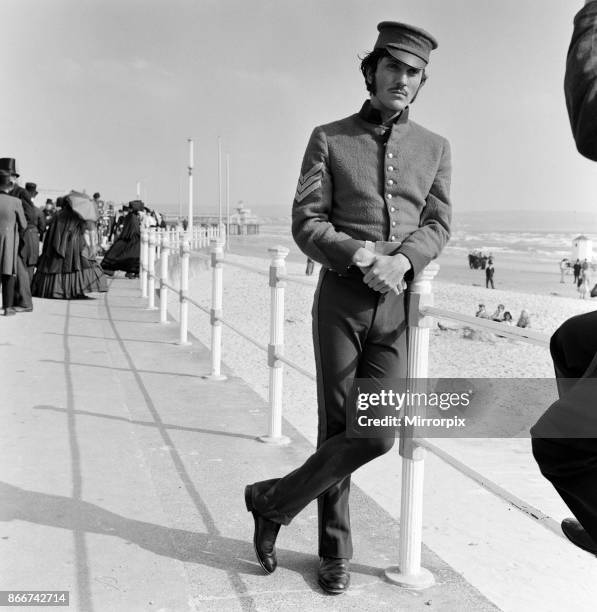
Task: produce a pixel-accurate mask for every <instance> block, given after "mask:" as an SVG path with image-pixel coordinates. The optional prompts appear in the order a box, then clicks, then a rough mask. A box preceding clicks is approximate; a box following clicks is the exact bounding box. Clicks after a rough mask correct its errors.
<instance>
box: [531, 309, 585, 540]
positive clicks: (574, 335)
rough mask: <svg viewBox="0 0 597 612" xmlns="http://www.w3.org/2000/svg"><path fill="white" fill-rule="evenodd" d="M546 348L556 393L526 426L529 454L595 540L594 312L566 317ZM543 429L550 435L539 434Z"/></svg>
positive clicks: (542, 432)
mask: <svg viewBox="0 0 597 612" xmlns="http://www.w3.org/2000/svg"><path fill="white" fill-rule="evenodd" d="M550 348H551V355H552V358H553V361H554V367H555V372H556V377H557V378H558V394H559V396H560V397H559V399H558V400H557V401H556V402H555V403H554V404H552V405H551V406H550V407H549V408H548V410H547V411H546V412H545V413H544V414H543V416H542V417H541V418H540V419H539V421H537V423H536V424H535V425H534V426H533V428H532V429H531V435H532V436H533V440H532V445H533V454H534V456H535V459H536V461H537V463H538V464H539V468H540V469H541V473H542V474H543V475H544V476H545V477H546V478H547V479H548V480H549V481H550V482H551V483H552V484H553V486H554V487H555V488H556V491H557V492H558V493H559V494H560V496H561V497H562V499H563V500H564V502H565V503H566V505H567V506H568V507H569V508H570V510H571V511H572V513H573V514H574V516H575V517H576V518H577V520H578V521H579V522H580V523H581V525H582V526H583V527H584V528H585V529H586V531H587V532H588V533H589V535H590V536H591V537H592V538H593V539H594V540H595V541H597V394H596V393H595V385H596V383H597V381H596V380H595V377H597V312H590V313H588V314H584V315H578V316H575V317H572V318H571V319H568V320H567V321H566V322H565V323H564V324H563V325H562V326H561V327H560V328H559V329H558V330H557V331H556V332H555V334H554V335H553V337H552V339H551V346H550ZM583 376H584V377H585V378H584V379H582V380H578V379H579V378H581V377H583ZM557 432H563V434H565V435H566V436H567V437H561V438H560V437H557ZM547 433H548V434H549V436H553V437H544V436H546V434H547ZM582 436H592V437H582Z"/></svg>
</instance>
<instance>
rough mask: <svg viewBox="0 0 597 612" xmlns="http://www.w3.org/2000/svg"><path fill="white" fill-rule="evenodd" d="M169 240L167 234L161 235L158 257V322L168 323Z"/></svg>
mask: <svg viewBox="0 0 597 612" xmlns="http://www.w3.org/2000/svg"><path fill="white" fill-rule="evenodd" d="M169 254H170V241H169V240H168V235H167V234H164V235H163V236H162V256H161V258H160V323H168V287H166V283H167V282H168V256H169Z"/></svg>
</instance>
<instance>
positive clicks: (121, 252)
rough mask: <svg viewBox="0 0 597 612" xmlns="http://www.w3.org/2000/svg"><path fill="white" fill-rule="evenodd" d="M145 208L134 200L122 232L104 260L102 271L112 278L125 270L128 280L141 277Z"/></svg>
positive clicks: (138, 201)
mask: <svg viewBox="0 0 597 612" xmlns="http://www.w3.org/2000/svg"><path fill="white" fill-rule="evenodd" d="M143 208H144V206H143V202H141V200H133V201H132V202H130V203H129V210H130V212H129V213H128V215H127V216H126V217H125V218H124V222H123V225H122V231H121V232H120V234H119V236H118V238H117V239H116V240H115V241H114V244H113V245H112V246H111V247H110V248H109V249H108V251H107V252H106V254H105V256H104V259H103V260H102V264H101V265H102V269H103V270H104V272H106V274H108V276H112V275H113V274H114V272H115V271H116V270H124V271H125V272H126V277H127V278H137V277H138V276H139V256H140V254H141V214H142V211H143Z"/></svg>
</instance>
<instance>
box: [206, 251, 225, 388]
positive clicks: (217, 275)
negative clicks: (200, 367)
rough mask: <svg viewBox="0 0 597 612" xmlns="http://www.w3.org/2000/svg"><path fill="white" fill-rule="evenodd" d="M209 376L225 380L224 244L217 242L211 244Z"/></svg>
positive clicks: (213, 378)
mask: <svg viewBox="0 0 597 612" xmlns="http://www.w3.org/2000/svg"><path fill="white" fill-rule="evenodd" d="M210 250H211V267H212V285H211V312H210V322H211V374H210V375H209V376H208V377H207V378H209V379H210V380H226V378H227V377H226V376H225V375H224V374H222V372H221V367H222V321H221V320H220V319H221V318H222V297H223V293H224V278H223V272H224V269H223V266H222V261H223V260H224V243H223V242H220V241H219V240H212V242H211V249H210Z"/></svg>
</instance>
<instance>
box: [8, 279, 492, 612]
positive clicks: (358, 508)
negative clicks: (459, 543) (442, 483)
mask: <svg viewBox="0 0 597 612" xmlns="http://www.w3.org/2000/svg"><path fill="white" fill-rule="evenodd" d="M144 306H145V300H142V299H141V298H140V292H139V288H138V282H136V281H128V280H125V279H121V278H116V279H114V280H112V281H111V285H110V291H109V293H107V294H103V295H101V296H97V297H96V299H88V300H81V301H70V302H68V301H58V300H35V310H34V312H33V313H30V314H19V315H17V316H15V317H1V318H0V414H1V427H0V590H67V591H70V598H71V603H70V608H69V609H70V610H76V611H80V612H113V611H114V612H135V611H141V610H151V611H156V612H157V611H186V610H264V611H268V610H272V611H273V610H301V611H304V610H327V609H332V610H394V611H396V610H440V611H442V612H446V611H447V612H450V611H454V612H456V611H458V612H461V611H464V610H474V611H475V612H478V611H483V610H496V609H497V608H495V607H494V606H493V605H492V604H491V603H490V602H489V601H488V600H487V599H486V598H485V597H483V595H482V594H480V593H479V592H478V591H477V590H476V589H474V588H473V587H471V586H470V585H469V584H468V583H467V582H466V581H465V580H464V579H463V578H462V577H461V576H460V575H458V574H457V573H456V572H455V571H453V570H452V569H451V568H450V567H449V566H448V565H447V564H446V563H444V562H443V561H442V560H441V559H440V558H439V557H437V556H436V555H435V554H434V553H432V552H431V551H430V550H428V549H426V548H425V549H424V551H423V561H424V565H425V567H427V568H429V569H430V570H431V571H432V572H433V573H434V575H435V577H436V579H437V583H438V584H437V585H436V586H434V587H432V588H430V589H428V590H426V591H424V592H422V593H415V592H408V591H404V590H401V589H399V588H397V587H395V586H393V585H391V584H389V583H387V582H386V581H385V580H384V578H383V570H384V569H385V568H386V567H388V566H389V565H394V564H396V562H397V559H396V558H395V556H394V555H395V554H397V542H398V524H397V522H396V521H395V520H394V519H392V518H391V516H390V515H389V514H387V513H386V512H385V511H384V510H383V509H382V508H381V507H380V506H379V505H378V504H377V503H376V502H375V501H373V500H372V499H371V498H370V497H369V496H367V495H366V494H364V493H363V492H362V491H361V490H360V489H359V488H358V487H357V486H354V488H353V494H352V506H351V509H352V517H353V528H354V544H355V558H354V559H353V562H352V580H353V582H352V588H351V590H350V592H349V593H348V594H346V595H343V596H339V597H333V596H328V595H325V594H324V593H323V592H322V591H321V590H320V589H319V587H318V585H317V576H316V572H317V563H318V561H317V557H316V550H317V545H316V541H317V520H316V506H315V504H311V505H310V506H309V507H308V508H306V509H305V511H304V512H303V513H301V514H300V515H299V516H298V517H297V519H296V520H295V521H294V522H293V524H292V525H291V526H289V527H288V528H282V530H281V532H280V536H279V538H278V550H279V568H278V570H277V571H276V572H275V574H273V575H272V576H266V575H264V574H263V572H262V570H261V568H260V567H259V565H258V564H257V562H256V560H255V557H254V553H253V546H252V529H253V522H252V518H251V516H250V514H248V513H247V512H246V509H245V507H244V501H243V488H244V485H245V484H246V483H249V482H253V481H255V480H259V479H261V478H264V477H273V476H275V475H281V474H283V473H285V472H287V471H289V470H290V469H292V468H294V467H296V466H297V465H298V464H299V463H300V462H302V461H303V460H304V459H305V458H306V457H307V456H308V454H309V453H310V452H312V450H313V449H312V446H311V445H310V443H309V442H308V441H307V440H306V439H305V438H304V437H303V436H301V434H300V433H299V432H298V431H296V430H295V429H293V428H292V427H291V426H290V425H289V424H288V423H285V424H284V431H285V433H286V434H287V435H289V436H290V437H291V438H292V440H293V443H292V444H291V445H289V446H287V447H282V448H278V447H269V446H266V445H263V444H261V443H258V442H256V441H255V437H256V436H257V435H260V434H263V433H266V430H267V416H268V415H267V406H266V405H265V403H264V402H263V400H262V399H261V398H260V397H259V396H258V395H257V394H255V393H254V392H253V391H252V390H251V389H250V388H249V387H248V386H247V385H246V384H245V383H244V382H243V381H242V380H241V379H239V378H237V377H235V376H234V373H232V372H230V371H225V373H226V374H227V375H228V380H227V381H225V382H213V381H210V380H208V379H206V378H205V376H204V375H205V374H207V373H208V372H209V352H208V350H207V349H206V348H205V347H204V346H203V345H201V344H200V343H198V342H197V341H196V340H194V339H193V344H192V346H186V347H181V346H177V345H176V344H174V340H175V339H176V338H177V331H176V328H175V326H174V325H160V324H159V323H157V320H158V318H159V316H158V313H157V312H156V311H148V310H145V309H144ZM14 609H16V608H14ZM19 609H21V610H26V609H31V610H33V609H39V608H25V607H20V608H19Z"/></svg>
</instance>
